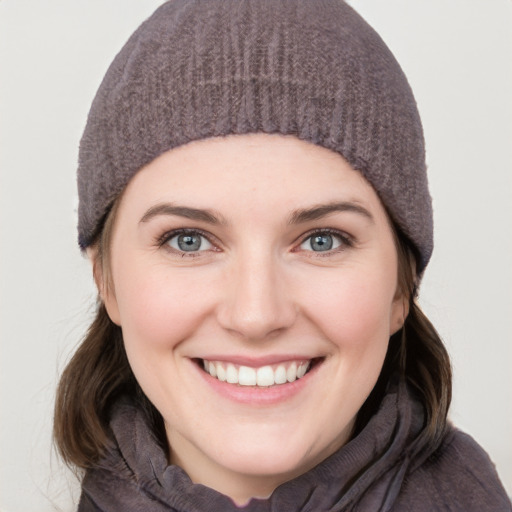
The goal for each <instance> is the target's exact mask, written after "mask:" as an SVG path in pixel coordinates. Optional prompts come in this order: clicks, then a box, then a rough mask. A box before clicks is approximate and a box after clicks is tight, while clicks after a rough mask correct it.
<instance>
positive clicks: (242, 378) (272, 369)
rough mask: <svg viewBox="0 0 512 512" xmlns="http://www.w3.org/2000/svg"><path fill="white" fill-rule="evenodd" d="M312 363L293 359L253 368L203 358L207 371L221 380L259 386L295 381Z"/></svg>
mask: <svg viewBox="0 0 512 512" xmlns="http://www.w3.org/2000/svg"><path fill="white" fill-rule="evenodd" d="M310 365H311V361H292V362H289V363H282V364H278V365H273V366H270V365H267V366H262V367H260V368H251V367H250V366H235V365H234V364H232V363H227V364H226V363H222V362H220V361H206V360H203V367H204V369H205V371H206V372H207V373H209V374H210V375H211V376H212V377H215V378H217V379H218V380H220V381H221V382H228V383H230V384H238V385H239V386H259V387H270V386H274V385H279V384H285V383H287V382H295V381H296V380H297V379H301V378H302V377H304V375H305V374H306V372H307V371H308V369H309V367H310Z"/></svg>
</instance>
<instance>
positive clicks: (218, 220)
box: [139, 203, 226, 226]
mask: <svg viewBox="0 0 512 512" xmlns="http://www.w3.org/2000/svg"><path fill="white" fill-rule="evenodd" d="M158 215H174V216H177V217H184V218H186V219H191V220H198V221H202V222H206V223H208V224H212V225H215V226H217V225H220V224H226V221H225V219H224V218H223V217H222V216H221V215H219V214H216V213H215V212H213V211H211V210H203V209H200V208H191V207H189V206H176V205H173V204H172V203H162V204H157V205H155V206H152V207H151V208H150V209H149V210H148V211H147V212H146V213H145V214H144V215H143V216H142V218H141V219H140V221H139V224H140V223H143V222H148V221H149V220H151V219H152V218H154V217H157V216H158Z"/></svg>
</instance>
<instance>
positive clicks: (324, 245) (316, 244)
mask: <svg viewBox="0 0 512 512" xmlns="http://www.w3.org/2000/svg"><path fill="white" fill-rule="evenodd" d="M311 248H312V249H313V250H314V251H329V250H330V249H331V248H332V236H331V235H316V236H314V237H313V240H312V241H311Z"/></svg>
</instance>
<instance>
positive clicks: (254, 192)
mask: <svg viewBox="0 0 512 512" xmlns="http://www.w3.org/2000/svg"><path fill="white" fill-rule="evenodd" d="M333 204H336V205H337V206H336V207H335V208H333V207H332V205H333ZM319 205H324V206H325V205H328V206H329V207H327V208H325V207H324V208H320V209H318V207H319ZM176 207H179V208H182V207H185V208H188V209H195V210H194V212H195V213H194V212H192V213H191V211H190V210H183V209H176ZM172 208H174V209H172ZM196 210H200V211H203V212H204V211H207V212H208V213H209V215H210V216H213V217H208V216H205V215H204V214H203V215H200V214H197V212H196ZM305 211H309V212H310V213H309V214H305V213H304V212H305ZM311 211H314V214H311ZM184 215H186V216H184ZM190 216H192V217H196V218H189V217H190ZM214 220H215V222H212V221H214ZM179 229H188V230H199V231H200V232H201V234H202V236H204V238H198V239H196V240H201V243H202V246H201V247H200V250H196V251H193V252H184V251H182V250H180V248H179V245H178V244H177V241H178V238H177V235H176V234H175V232H174V230H179ZM326 230H330V231H329V232H326ZM312 232H315V233H316V235H319V234H320V235H323V236H324V237H327V239H328V240H330V241H332V242H333V248H332V249H330V250H327V251H318V250H313V249H314V248H315V249H317V248H318V246H314V247H313V246H312V245H311V240H312V238H311V235H312ZM189 234H190V233H189ZM198 236H199V235H198ZM329 237H332V238H329ZM110 249H111V256H110V266H111V268H110V282H109V283H107V282H105V281H106V280H104V279H103V276H102V275H101V271H98V272H96V275H95V277H96V281H97V284H98V287H99V290H100V294H101V295H102V298H103V300H104V301H105V304H106V307H107V311H108V313H109V315H110V317H111V319H112V320H113V321H114V322H115V323H116V324H118V325H120V326H121V327H122V330H123V336H124V341H125V347H126V352H127V355H128V359H129V361H130V365H131V367H132V369H133V372H134V374H135V376H136V378H137V380H138V381H139V383H140V385H141V387H142V389H143V390H144V392H145V393H146V394H147V396H148V397H149V399H150V400H151V401H152V403H153V404H154V405H155V406H156V408H157V409H158V410H159V411H160V413H161V414H162V416H163V418H164V421H165V426H166V432H167V438H168V442H169V446H170V450H169V460H170V462H171V463H174V464H178V465H179V466H181V467H182V468H183V469H184V470H185V471H186V472H187V473H188V475H189V476H190V478H191V479H192V481H193V482H196V483H202V484H204V485H207V486H209V487H211V488H213V489H216V490H218V491H219V492H222V493H224V494H226V495H228V496H230V497H231V498H232V499H233V500H234V501H235V503H237V504H244V503H246V502H247V501H248V500H249V499H250V498H251V497H266V496H268V495H270V494H271V493H272V491H273V490H274V489H275V488H276V487H277V486H278V485H280V484H281V483H283V482H285V481H287V480H290V479H292V478H294V477H295V476H297V475H300V474H302V473H304V472H306V471H307V470H309V469H310V468H312V467H314V466H315V465H317V464H318V463H319V462H321V461H322V460H324V459H325V458H326V457H328V456H329V455H331V454H332V453H334V452H335V451H336V450H337V449H338V448H340V447H341V446H342V445H344V444H345V443H346V442H347V441H348V440H349V438H350V435H351V431H352V427H353V424H354V419H355V416H356V414H357V412H358V410H359V408H360V407H361V405H362V404H363V403H364V401H365V399H366V398H367V396H368V395H369V393H370V392H371V390H372V388H373V387H374V385H375V383H376V381H377V378H378V375H379V372H380V370H381V368H382V364H383V362H384V357H385V354H386V350H387V346H388V340H389V336H390V335H391V334H392V333H394V332H396V331H397V330H398V329H399V328H400V327H401V326H402V324H403V321H404V318H405V316H406V314H407V300H406V299H405V298H404V297H403V296H401V295H400V294H399V293H398V292H397V253H396V249H395V245H394V239H393V234H392V229H391V227H390V222H389V220H388V218H387V215H386V213H385V211H384V208H383V206H382V204H381V202H380V200H379V198H378V196H377V195H376V193H375V192H374V190H373V188H372V187H371V186H370V185H369V184H368V182H366V180H365V179H364V178H363V177H362V176H361V175H360V174H359V173H358V172H356V171H354V170H353V169H352V168H351V167H350V165H349V164H348V163H347V162H346V161H345V160H344V159H343V158H342V157H341V156H340V155H338V154H335V153H333V152H331V151H329V150H327V149H325V148H321V147H318V146H314V145H312V144H309V143H306V142H304V141H300V140H298V139H296V138H294V137H284V136H280V135H265V134H255V135H244V136H231V137H227V138H222V139H209V140H205V141H199V142H193V143H190V144H188V145H186V146H183V147H181V148H177V149H174V150H171V151H169V152H167V153H165V154H163V155H161V156H160V157H158V158H157V159H156V160H154V161H153V162H151V163H150V164H149V165H147V166H146V167H145V168H143V169H142V170H141V171H139V172H138V173H137V174H136V175H135V176H134V177H133V178H132V180H131V181H130V183H129V184H128V186H127V188H126V190H125V192H124V193H123V196H122V199H121V203H120V206H119V210H118V216H117V218H116V221H115V225H114V232H113V238H112V246H111V248H110ZM91 257H92V259H93V260H94V259H95V257H96V256H95V253H94V251H92V252H91ZM95 267H96V269H98V268H100V267H101V265H96V266H95ZM107 285H108V286H107ZM240 358H242V359H240ZM268 358H270V360H272V361H277V360H279V361H282V360H283V361H286V360H288V361H290V360H294V359H299V358H300V359H313V358H315V361H317V364H316V365H315V366H314V368H313V369H312V371H311V372H309V373H308V374H306V375H305V377H304V378H303V379H300V380H299V381H297V382H296V383H293V384H284V385H282V386H278V388H279V392H278V393H277V394H276V395H275V397H274V398H273V399H272V400H267V398H268V397H269V396H274V395H272V393H274V392H275V389H276V387H271V388H259V389H256V390H255V388H252V387H241V386H238V385H236V384H233V385H230V384H224V387H223V388H222V389H221V390H220V391H219V389H220V388H218V387H216V384H218V381H217V380H216V379H213V378H212V377H210V376H208V375H207V374H206V373H205V372H204V371H203V370H202V369H201V368H200V366H199V364H198V361H200V360H201V359H209V360H222V361H230V360H232V359H233V360H236V361H240V360H243V361H244V364H245V363H246V364H247V365H253V366H258V365H259V364H260V363H261V362H262V361H267V360H269V359H268ZM226 386H228V387H229V389H231V390H232V389H233V388H234V387H236V388H237V393H238V392H240V396H238V395H237V396H236V397H235V398H234V397H233V396H232V395H230V392H227V393H224V391H223V390H225V389H226V388H225V387H226ZM283 390H284V391H283ZM276 397H277V398H276Z"/></svg>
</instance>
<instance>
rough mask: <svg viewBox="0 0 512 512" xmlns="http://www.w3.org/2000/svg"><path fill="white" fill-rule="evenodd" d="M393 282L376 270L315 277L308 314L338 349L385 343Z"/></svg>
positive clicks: (366, 346) (386, 340)
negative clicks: (323, 277)
mask: <svg viewBox="0 0 512 512" xmlns="http://www.w3.org/2000/svg"><path fill="white" fill-rule="evenodd" d="M394 283H395V281H394V280H393V279H392V277H391V279H390V278H388V277H386V276H384V275H381V274H380V273H374V274H372V273H369V272H356V271H354V272H343V273H340V275H339V276H335V277H334V278H333V277H332V276H329V279H326V280H324V281H323V282H322V281H319V280H317V281H316V284H317V286H316V287H315V290H314V291H313V293H311V294H310V297H309V300H308V304H309V305H308V309H309V312H310V315H311V316H314V318H315V319H316V323H317V325H318V326H320V327H321V329H322V330H323V332H324V334H325V335H326V336H327V337H328V338H329V339H330V340H331V341H332V342H333V343H335V344H337V345H339V348H340V349H341V350H347V351H349V350H351V351H361V352H364V351H366V350H367V349H370V348H373V347H375V345H379V346H382V345H386V346H387V342H388V339H389V332H390V321H391V313H392V304H393V297H394V293H395V284H394Z"/></svg>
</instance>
